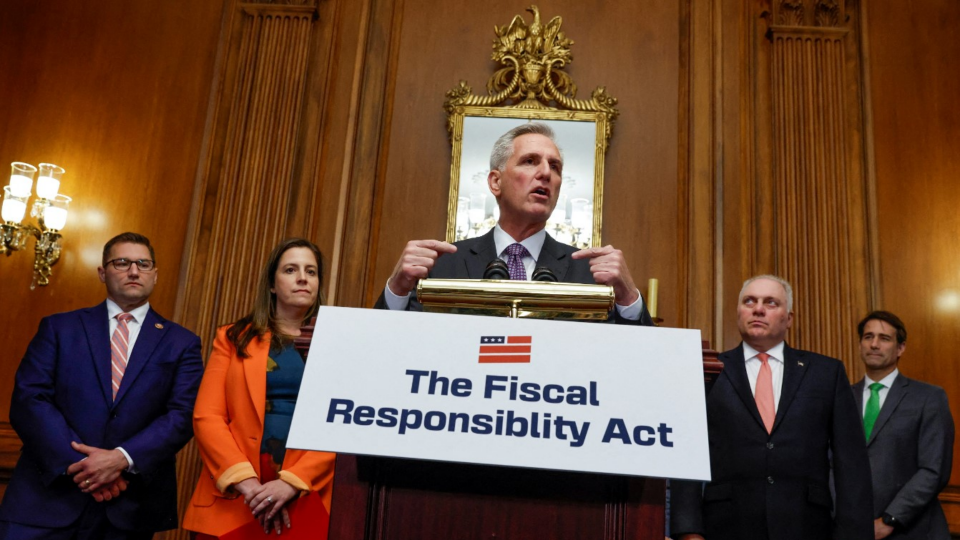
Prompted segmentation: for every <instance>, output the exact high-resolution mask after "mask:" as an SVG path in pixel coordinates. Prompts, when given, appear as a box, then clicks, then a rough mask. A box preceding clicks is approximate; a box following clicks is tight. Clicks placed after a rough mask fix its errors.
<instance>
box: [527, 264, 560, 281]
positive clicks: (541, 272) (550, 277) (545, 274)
mask: <svg viewBox="0 0 960 540" xmlns="http://www.w3.org/2000/svg"><path fill="white" fill-rule="evenodd" d="M531 277H532V278H533V281H552V282H553V283H556V282H557V275H556V274H554V273H553V270H550V269H549V268H547V267H546V266H538V267H537V268H536V270H534V271H533V276H531Z"/></svg>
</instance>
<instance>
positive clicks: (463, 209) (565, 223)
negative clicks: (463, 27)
mask: <svg viewBox="0 0 960 540" xmlns="http://www.w3.org/2000/svg"><path fill="white" fill-rule="evenodd" d="M527 11H529V12H530V13H532V14H533V21H531V22H530V24H529V25H528V24H527V22H526V21H524V19H523V17H522V16H521V15H516V16H514V18H513V20H512V21H511V22H510V24H509V25H505V26H502V27H500V26H494V33H495V34H496V37H495V38H494V40H493V57H492V59H493V60H494V61H495V62H498V63H499V64H500V68H499V69H498V70H497V71H496V72H495V73H494V74H493V75H492V76H491V78H490V80H489V81H488V82H487V88H486V89H487V95H485V96H478V95H474V94H472V90H471V88H470V86H468V85H467V83H466V81H460V84H459V86H457V87H456V88H454V89H452V90H450V91H449V92H447V95H446V98H447V99H446V101H445V102H444V110H446V112H447V130H448V132H449V135H450V142H451V144H452V146H453V149H452V159H451V163H450V192H449V199H448V203H447V228H446V240H447V241H448V242H453V241H456V240H458V239H463V238H468V237H473V236H478V235H480V234H483V233H484V232H486V231H487V230H489V229H490V228H492V227H493V224H494V223H496V214H495V211H496V202H495V201H493V196H492V194H490V192H489V188H487V182H486V177H487V174H488V173H489V158H490V152H491V150H492V148H493V143H494V141H495V140H496V139H497V138H498V137H499V136H500V135H502V134H503V133H505V132H507V131H508V130H509V129H511V128H513V127H514V126H516V125H519V124H522V123H524V122H530V121H542V122H544V123H547V124H548V125H550V126H551V127H553V128H554V131H555V132H556V134H557V143H558V146H559V147H560V150H561V152H562V153H563V157H564V174H563V176H564V179H563V183H562V184H561V189H560V197H561V200H560V201H558V205H557V209H556V210H555V211H554V214H553V216H552V217H551V220H550V221H548V225H547V230H548V232H550V233H551V234H553V235H554V237H555V238H556V239H557V240H558V241H561V242H565V243H568V244H572V245H575V246H579V247H587V246H600V245H602V243H601V226H602V224H603V217H602V215H603V175H604V157H605V155H606V151H607V147H608V145H609V142H610V137H611V135H612V133H613V124H614V122H615V120H616V118H617V116H618V114H619V111H618V110H617V108H616V105H617V100H616V99H615V98H613V97H611V96H610V95H609V94H607V93H606V89H605V88H604V87H602V86H600V87H597V88H596V89H595V90H594V91H593V92H592V93H591V95H590V98H589V99H577V98H576V93H577V86H576V84H574V83H573V80H572V78H571V77H570V76H569V75H568V74H567V73H566V72H564V71H563V68H564V67H565V66H566V65H567V64H569V63H570V62H572V61H573V55H572V54H571V52H570V46H571V45H573V41H572V40H570V39H568V38H567V37H566V35H565V34H564V32H563V31H561V30H560V27H561V25H562V23H563V21H562V19H561V18H560V17H559V16H556V17H553V18H552V19H551V20H550V21H549V22H547V23H546V24H542V23H541V21H540V11H539V9H538V8H537V6H530V8H528V9H527ZM590 161H592V163H590ZM573 171H576V172H575V173H573ZM477 184H479V186H478V185H477ZM471 193H473V194H474V196H471ZM477 193H482V194H484V195H485V196H476V194H477ZM575 201H576V202H575Z"/></svg>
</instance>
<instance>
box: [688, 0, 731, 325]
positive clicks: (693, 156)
mask: <svg viewBox="0 0 960 540" xmlns="http://www.w3.org/2000/svg"><path fill="white" fill-rule="evenodd" d="M720 10H721V2H720V1H719V0H713V1H711V2H692V1H690V0H687V1H685V2H682V3H681V7H680V51H679V52H680V83H679V89H680V95H679V99H678V102H679V112H678V118H679V129H678V134H679V137H678V142H677V143H678V161H679V163H678V166H677V170H678V182H677V184H678V201H677V202H678V205H679V212H678V216H679V218H680V222H679V223H678V238H677V240H678V242H677V246H678V253H677V257H678V260H679V265H678V266H679V269H680V279H679V283H678V285H679V286H678V293H677V294H678V297H677V304H678V305H679V306H680V313H679V322H680V326H681V327H683V328H699V329H700V330H701V332H703V336H704V339H708V340H710V341H711V342H717V341H718V339H719V337H718V329H719V328H720V327H721V324H719V323H718V320H721V317H722V304H723V302H722V300H723V297H722V287H720V286H719V284H720V283H722V280H723V268H722V265H720V264H719V261H720V260H721V259H722V252H723V241H722V239H723V220H722V219H718V216H722V214H723V205H722V187H721V186H722V176H723V168H722V150H721V149H720V148H719V147H718V146H719V143H720V140H722V135H721V134H720V133H719V131H718V130H720V129H722V125H723V90H722V84H721V81H722V80H723V59H722V40H721V39H720V36H719V35H718V34H720V33H721V26H722V25H721V17H720Z"/></svg>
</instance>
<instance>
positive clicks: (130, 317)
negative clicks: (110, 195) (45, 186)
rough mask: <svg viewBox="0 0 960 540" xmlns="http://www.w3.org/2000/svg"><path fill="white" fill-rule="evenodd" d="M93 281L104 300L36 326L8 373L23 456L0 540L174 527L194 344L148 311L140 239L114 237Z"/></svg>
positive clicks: (148, 264)
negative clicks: (13, 371)
mask: <svg viewBox="0 0 960 540" xmlns="http://www.w3.org/2000/svg"><path fill="white" fill-rule="evenodd" d="M98 273H99V276H100V281H101V282H103V283H104V284H105V285H106V289H107V299H106V301H105V302H103V303H101V304H99V305H98V306H95V307H92V308H86V309H80V310H77V311H72V312H68V313H60V314H57V315H52V316H50V317H46V318H44V319H43V320H42V321H41V322H40V329H39V330H38V331H37V334H36V336H34V338H33V341H31V342H30V346H29V347H28V348H27V352H26V354H25V355H24V357H23V360H22V361H21V363H20V367H19V369H18V370H17V375H16V382H15V386H14V391H13V401H12V404H11V407H10V423H11V424H12V425H13V428H14V429H15V430H16V432H17V435H19V436H20V439H21V440H22V441H23V450H22V451H21V454H20V459H19V460H18V461H17V466H16V468H15V469H14V472H13V477H12V478H11V480H10V484H9V485H8V486H7V490H6V493H5V494H4V497H3V502H2V504H0V539H2V540H8V539H9V540H14V539H16V540H34V539H37V540H39V539H45V540H135V539H147V538H151V537H152V536H153V533H154V532H155V531H160V530H165V529H172V528H176V526H177V479H176V471H175V458H176V453H177V451H178V450H180V448H181V447H183V445H184V444H186V442H187V441H188V440H190V437H191V436H192V435H193V429H192V423H191V416H192V413H193V404H194V401H195V400H196V396H197V389H198V387H199V385H200V377H201V374H202V372H203V364H202V361H201V358H200V338H198V337H197V336H196V335H194V334H193V333H192V332H190V331H188V330H186V329H184V328H183V327H181V326H179V325H177V324H175V323H173V322H170V321H168V320H166V319H164V318H163V317H161V316H160V315H159V314H157V313H156V312H155V311H153V309H151V308H150V304H149V303H148V299H149V297H150V293H151V292H152V291H153V288H154V285H156V282H157V267H156V262H155V257H154V252H153V247H152V246H151V245H150V241H149V240H148V239H147V238H146V237H144V236H142V235H139V234H135V233H124V234H121V235H119V236H116V237H114V238H113V239H111V240H110V241H109V242H107V244H106V246H105V247H104V250H103V265H102V266H101V267H100V268H99V269H98Z"/></svg>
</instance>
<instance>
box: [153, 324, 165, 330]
mask: <svg viewBox="0 0 960 540" xmlns="http://www.w3.org/2000/svg"><path fill="white" fill-rule="evenodd" d="M154 326H156V327H157V330H163V325H162V324H160V323H157V324H155V325H154Z"/></svg>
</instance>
